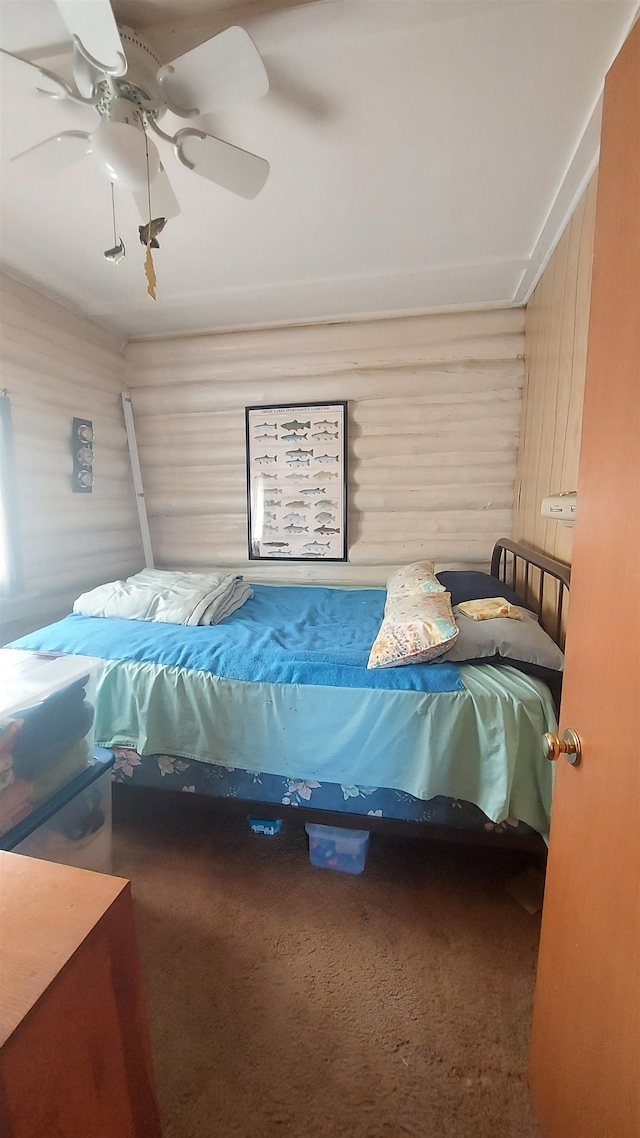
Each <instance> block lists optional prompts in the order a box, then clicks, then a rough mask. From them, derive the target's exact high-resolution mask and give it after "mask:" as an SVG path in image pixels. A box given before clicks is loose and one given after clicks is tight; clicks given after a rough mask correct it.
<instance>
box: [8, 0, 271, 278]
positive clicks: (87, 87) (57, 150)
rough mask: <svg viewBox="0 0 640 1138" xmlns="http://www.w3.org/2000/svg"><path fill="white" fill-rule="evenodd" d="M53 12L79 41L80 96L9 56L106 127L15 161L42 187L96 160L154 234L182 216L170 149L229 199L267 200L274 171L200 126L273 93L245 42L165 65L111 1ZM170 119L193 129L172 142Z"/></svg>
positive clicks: (226, 40)
mask: <svg viewBox="0 0 640 1138" xmlns="http://www.w3.org/2000/svg"><path fill="white" fill-rule="evenodd" d="M55 2H56V4H57V7H58V9H59V11H60V14H61V16H62V18H63V20H64V22H65V24H66V26H67V28H68V30H69V33H70V37H71V51H72V66H73V77H74V78H73V82H74V84H75V85H74V86H71V85H70V84H69V83H67V82H66V81H65V80H64V79H62V78H61V77H60V76H58V75H55V74H54V73H53V72H51V71H47V70H46V69H45V68H41V67H38V66H37V65H36V64H33V63H29V62H28V61H27V60H24V59H21V58H20V57H18V56H15V55H13V54H12V53H10V52H7V51H4V50H2V51H1V54H2V56H3V57H4V58H8V59H11V60H12V64H11V65H10V66H13V67H15V68H16V69H18V70H19V72H20V73H21V78H22V80H24V79H25V77H26V78H27V80H28V82H30V83H31V84H32V85H33V87H34V88H35V89H36V90H37V91H38V92H39V93H40V94H42V95H43V96H45V97H47V98H51V99H60V100H65V101H68V102H70V103H72V104H77V105H80V106H84V107H87V106H88V107H91V108H93V109H94V110H95V112H96V114H97V115H98V117H99V121H98V123H97V125H96V127H95V130H93V131H92V132H87V131H83V130H68V131H62V132H61V133H60V134H58V135H55V136H53V137H52V138H48V139H45V140H44V141H42V142H40V143H37V144H36V145H35V146H32V147H30V148H29V149H28V150H25V151H23V152H22V153H20V154H16V155H14V157H13V159H12V161H14V162H16V163H18V164H20V166H21V168H22V169H23V170H24V171H25V172H26V173H30V174H32V175H35V176H36V177H38V178H43V177H47V176H55V175H56V174H59V173H61V172H62V171H64V170H66V169H68V168H69V167H70V166H71V165H73V164H74V163H75V162H77V161H78V160H79V159H81V158H84V157H85V156H87V155H88V156H90V157H91V158H92V159H93V161H94V162H95V163H96V164H97V166H98V168H99V169H100V171H101V172H102V173H103V174H104V175H105V177H106V178H108V179H109V181H110V182H111V184H112V185H115V186H116V187H119V188H122V189H124V190H128V191H130V192H131V193H133V195H134V199H135V201H136V205H137V207H138V210H139V212H140V214H141V217H142V220H143V222H144V223H145V225H149V226H150V225H151V222H152V221H153V220H154V219H159V218H164V219H167V218H171V217H176V216H177V215H178V214H179V213H180V206H179V204H178V201H177V199H176V196H175V194H174V193H173V189H172V187H171V183H170V180H169V177H168V175H167V173H166V170H165V168H164V165H163V162H162V160H161V153H160V151H161V150H162V149H163V148H165V147H167V148H168V147H170V148H171V150H172V152H173V155H174V157H176V158H177V159H178V161H179V162H180V163H181V165H182V166H183V167H184V168H186V169H188V170H190V171H193V173H195V174H198V175H200V177H203V178H206V179H208V180H209V181H211V182H214V183H216V184H217V185H219V186H222V187H223V188H224V189H227V190H229V191H230V192H231V193H235V194H238V195H240V196H241V197H244V198H253V197H255V196H256V195H257V194H258V193H260V191H261V189H262V188H263V186H264V185H265V182H266V180H267V177H268V175H269V163H268V162H267V161H266V160H265V159H264V158H261V157H259V156H258V155H257V154H252V153H250V152H249V151H246V150H243V149H241V148H240V147H237V146H233V145H232V144H231V143H229V142H226V141H224V140H223V139H220V138H216V137H215V136H214V135H211V134H209V133H208V131H205V130H202V129H200V128H199V127H198V125H197V123H196V122H194V120H195V119H197V117H198V116H199V115H201V114H208V113H209V112H211V111H215V110H218V109H219V108H220V107H222V106H227V105H229V104H231V103H235V102H239V101H241V100H247V99H254V98H259V97H260V96H261V95H264V94H266V92H267V91H268V89H269V80H268V77H267V73H266V70H265V67H264V64H263V62H262V59H261V57H260V54H259V52H258V50H257V48H256V47H255V44H254V43H253V41H252V39H251V37H250V36H249V35H248V33H247V32H245V31H244V30H243V29H242V28H239V27H231V28H227V29H226V31H224V32H221V33H220V34H219V35H217V36H214V37H213V38H212V39H210V40H206V41H205V42H204V43H202V44H200V45H199V47H196V48H193V49H192V50H191V51H189V52H186V53H185V54H184V55H182V56H180V57H178V58H177V59H175V60H173V61H171V62H169V63H162V61H161V60H160V59H159V58H158V56H157V55H156V53H155V52H154V51H153V50H152V48H151V47H150V46H149V45H148V44H147V43H145V41H144V40H143V39H142V38H141V37H140V36H139V35H138V34H137V32H135V31H134V30H133V29H132V28H128V27H120V28H119V27H118V26H117V24H116V21H115V17H114V15H113V12H112V10H111V5H110V3H109V0H91V2H90V3H87V2H86V0H55ZM167 112H170V113H172V114H173V115H175V116H176V117H177V118H182V119H188V120H189V126H184V127H181V128H178V129H177V130H175V131H174V132H173V133H171V131H170V130H165V129H163V128H162V127H161V126H160V125H159V122H160V120H161V119H162V118H163V116H164V115H165V114H166V113H167ZM150 134H153V136H154V138H153V139H152V138H150V137H149V135H150ZM155 139H157V140H158V145H156V142H155V141H154V140H155ZM159 148H160V149H159ZM109 259H113V260H115V259H116V258H115V257H113V258H109Z"/></svg>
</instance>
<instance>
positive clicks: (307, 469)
mask: <svg viewBox="0 0 640 1138" xmlns="http://www.w3.org/2000/svg"><path fill="white" fill-rule="evenodd" d="M245 429H246V463H247V521H248V546H249V560H250V561H346V560H347V557H348V545H347V521H348V518H347V436H348V403H347V401H346V400H330V401H326V402H320V403H280V404H259V405H257V406H252V407H245ZM318 452H322V453H318ZM314 475H315V477H313V476H314ZM334 480H335V481H334Z"/></svg>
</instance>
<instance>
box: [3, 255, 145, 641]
mask: <svg viewBox="0 0 640 1138" xmlns="http://www.w3.org/2000/svg"><path fill="white" fill-rule="evenodd" d="M0 360H1V364H2V374H1V379H0V385H1V386H2V387H5V388H6V389H7V390H8V392H9V395H10V397H11V406H12V418H13V426H14V446H15V459H16V485H17V493H18V503H19V514H20V529H21V547H22V561H23V568H24V578H25V580H24V586H25V591H26V592H27V593H28V594H29V597H28V600H26V601H22V602H21V601H14V602H9V601H6V602H5V603H4V604H3V606H2V610H1V612H0V619H1V621H2V623H1V626H0V632H1V642H2V643H6V642H7V641H8V640H10V639H12V638H13V637H15V636H17V635H20V634H21V633H22V632H26V631H28V630H29V629H32V628H36V627H38V626H39V625H42V624H45V623H47V622H49V621H51V620H56V619H58V617H61V616H63V615H65V614H66V613H67V612H69V610H70V608H71V605H72V603H73V600H74V598H75V597H76V596H77V595H78V594H79V593H81V592H83V591H84V590H85V589H89V588H92V587H93V586H94V585H97V584H99V583H101V582H103V581H108V580H112V579H114V578H118V577H122V576H127V575H128V574H130V573H134V572H136V571H137V570H138V569H140V568H142V564H143V560H142V547H141V542H140V534H139V528H138V518H137V512H136V505H135V495H134V491H133V484H132V479H131V472H130V466H129V455H128V450H127V440H126V434H125V430H124V420H123V415H122V405H121V392H122V389H123V387H124V380H123V376H124V359H123V354H122V341H121V339H119V338H118V337H116V336H113V335H112V334H110V333H108V332H106V331H105V330H104V329H102V328H100V327H99V326H98V325H96V324H94V323H93V322H92V321H90V320H86V319H84V318H83V317H81V316H78V315H76V314H75V313H73V312H71V311H70V310H68V309H67V308H64V307H63V306H62V305H60V304H57V303H56V302H55V301H53V300H50V299H49V298H47V297H45V296H43V295H42V294H41V293H38V292H36V291H35V290H33V289H31V288H28V287H26V286H25V285H23V284H19V283H18V282H17V281H15V280H13V279H12V278H10V277H8V276H6V275H0ZM74 416H78V417H80V418H86V419H92V420H93V426H94V431H95V443H94V451H95V467H94V469H95V485H94V487H93V491H92V493H91V494H74V493H73V492H72V489H71V486H72V469H73V459H72V444H71V426H72V423H71V420H72V418H73V417H74Z"/></svg>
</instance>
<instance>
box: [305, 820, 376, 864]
mask: <svg viewBox="0 0 640 1138" xmlns="http://www.w3.org/2000/svg"><path fill="white" fill-rule="evenodd" d="M304 828H305V830H306V831H307V833H308V835H309V859H310V861H311V864H312V865H317V866H319V867H320V869H339V870H341V871H342V873H362V870H363V869H364V863H365V861H366V860H367V848H368V846H369V831H368V830H343V829H342V827H341V826H318V825H314V823H312V822H306V823H305V827H304Z"/></svg>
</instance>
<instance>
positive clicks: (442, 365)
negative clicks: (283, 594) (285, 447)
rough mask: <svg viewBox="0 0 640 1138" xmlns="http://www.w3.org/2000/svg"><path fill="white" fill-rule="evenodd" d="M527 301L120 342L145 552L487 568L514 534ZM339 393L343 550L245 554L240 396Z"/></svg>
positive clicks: (173, 562) (366, 579)
mask: <svg viewBox="0 0 640 1138" xmlns="http://www.w3.org/2000/svg"><path fill="white" fill-rule="evenodd" d="M523 328H524V313H523V311H522V310H516V309H505V310H499V311H483V312H469V313H454V314H448V315H432V316H423V317H403V318H398V319H393V320H378V321H368V322H357V323H344V324H331V325H316V326H307V327H289V328H282V329H268V330H263V331H249V332H233V333H228V334H211V335H201V336H190V337H184V338H172V339H166V340H152V341H143V342H137V343H129V344H128V345H127V347H126V349H125V356H126V359H127V364H128V382H129V386H130V388H131V390H132V400H133V409H134V416H135V422H136V433H137V438H138V445H139V448H140V459H141V464H142V471H143V477H144V483H145V492H146V500H147V508H148V511H149V520H150V528H151V536H152V541H153V547H154V554H155V557H156V561H157V564H158V565H159V566H165V567H175V568H199V567H205V566H213V565H221V566H229V567H233V568H237V569H240V570H241V571H244V572H245V574H246V575H247V576H249V577H251V578H252V579H254V580H271V581H277V580H292V581H295V580H298V581H333V582H337V583H341V584H351V583H353V584H366V583H370V584H384V582H385V581H386V578H387V576H388V574H389V572H390V571H391V570H392V569H393V568H395V567H396V566H398V565H400V564H402V563H406V562H408V561H414V560H417V559H420V558H423V557H431V558H433V559H434V560H436V561H437V562H438V564H439V565H440V566H442V567H444V566H445V565H462V564H472V565H485V564H486V562H487V560H488V557H489V554H490V552H491V547H492V544H493V542H494V540H495V539H496V538H497V537H500V536H501V535H504V534H509V533H510V532H511V525H512V502H513V486H514V479H515V474H516V460H517V448H518V435H519V423H520V410H521V389H522V385H523V381H524V362H523V352H524V336H523ZM331 399H347V400H348V401H349V503H350V513H349V534H350V536H349V563H348V564H346V565H344V564H326V565H323V564H322V562H319V561H318V562H304V563H292V564H286V563H275V562H269V563H267V562H265V561H254V562H249V561H248V560H247V521H246V473H245V427H244V408H245V406H248V405H254V404H258V405H259V404H281V403H295V402H317V401H322V400H331Z"/></svg>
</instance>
